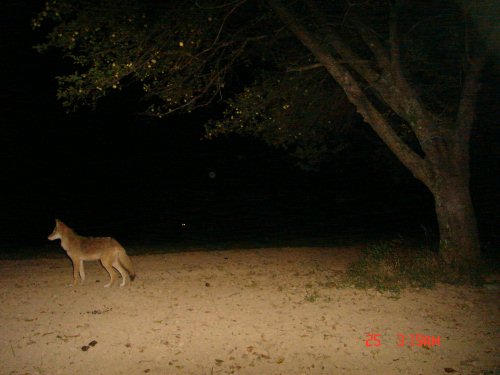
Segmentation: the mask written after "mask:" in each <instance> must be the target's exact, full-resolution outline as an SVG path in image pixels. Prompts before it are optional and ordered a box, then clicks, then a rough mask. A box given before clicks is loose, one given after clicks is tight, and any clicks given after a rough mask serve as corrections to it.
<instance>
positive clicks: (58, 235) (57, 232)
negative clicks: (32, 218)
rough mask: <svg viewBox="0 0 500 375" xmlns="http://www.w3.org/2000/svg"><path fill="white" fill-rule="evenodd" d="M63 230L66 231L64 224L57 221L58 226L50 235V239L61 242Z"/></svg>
mask: <svg viewBox="0 0 500 375" xmlns="http://www.w3.org/2000/svg"><path fill="white" fill-rule="evenodd" d="M63 230H64V223H63V222H62V221H60V220H58V219H56V226H55V228H54V230H53V231H52V233H51V234H50V235H49V237H48V239H49V240H51V241H54V240H60V239H61V238H62V234H63Z"/></svg>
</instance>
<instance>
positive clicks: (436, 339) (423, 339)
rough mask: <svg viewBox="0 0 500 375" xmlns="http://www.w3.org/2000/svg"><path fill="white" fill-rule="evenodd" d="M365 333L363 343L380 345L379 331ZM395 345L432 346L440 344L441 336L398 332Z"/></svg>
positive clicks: (370, 345)
mask: <svg viewBox="0 0 500 375" xmlns="http://www.w3.org/2000/svg"><path fill="white" fill-rule="evenodd" d="M366 335H367V336H366V339H365V345H366V346H367V347H377V346H381V345H382V335H381V334H380V333H367V334H366ZM397 345H398V346H410V347H413V346H419V347H422V346H425V347H427V348H432V347H435V346H441V336H430V335H423V334H421V333H417V334H409V335H404V334H402V333H398V335H397Z"/></svg>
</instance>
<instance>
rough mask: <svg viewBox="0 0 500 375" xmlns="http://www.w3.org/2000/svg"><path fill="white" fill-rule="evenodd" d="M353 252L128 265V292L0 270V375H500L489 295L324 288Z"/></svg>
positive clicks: (52, 264) (189, 256)
mask: <svg viewBox="0 0 500 375" xmlns="http://www.w3.org/2000/svg"><path fill="white" fill-rule="evenodd" d="M61 251H62V250H61ZM358 254H359V252H358V251H357V249H355V248H337V249H334V248H331V249H328V248H283V249H258V250H233V251H220V252H185V253H173V254H162V255H144V256H136V257H132V259H133V261H134V263H135V265H136V268H137V270H138V278H137V279H136V281H134V282H133V283H132V284H131V285H127V286H125V287H123V288H121V287H119V286H118V285H116V286H114V287H112V288H108V289H106V288H103V285H104V283H105V282H107V278H108V277H107V274H106V273H105V271H104V269H102V268H101V267H100V265H98V263H96V262H87V263H86V271H87V280H86V283H85V285H83V286H78V287H75V288H74V287H70V286H68V283H69V282H70V279H71V264H70V262H69V260H68V259H64V258H61V259H42V260H16V261H0V301H1V305H0V330H1V331H0V334H1V336H0V373H1V374H2V375H3V374H31V375H33V374H200V375H201V374H231V373H236V374H290V375H291V374H426V375H427V374H446V373H454V374H496V375H497V374H500V356H499V344H500V335H499V334H500V329H499V328H500V319H499V308H500V305H499V301H500V299H499V298H498V297H499V292H498V290H488V289H486V288H471V287H452V286H446V285H442V286H439V287H437V288H436V289H434V290H411V291H405V292H403V294H402V295H401V298H400V299H398V300H394V299H390V298H387V297H386V296H383V295H380V293H378V292H376V291H360V290H356V289H352V288H347V289H337V288H336V287H334V286H332V280H333V279H334V276H335V274H336V273H338V272H341V271H342V270H345V267H346V266H347V264H348V263H349V262H350V261H351V260H352V259H354V258H355V257H356V256H357V255H358ZM400 334H401V335H404V338H405V341H404V343H403V345H402V346H400V344H401V343H400V340H401V336H399V335H400ZM415 334H421V335H423V336H425V335H427V336H434V338H435V340H437V338H438V336H439V343H438V342H436V341H434V343H433V342H432V341H431V342H430V344H431V345H430V346H422V345H418V342H417V341H415V342H414V343H413V345H412V342H411V341H412V336H411V335H415ZM370 335H372V336H370ZM373 335H379V336H373ZM423 336H422V337H423ZM370 338H373V339H374V338H376V339H377V340H379V342H380V344H379V346H375V345H376V344H377V342H378V341H377V340H375V339H374V340H371V341H370V340H369V339H370ZM413 338H415V337H413ZM367 340H368V344H371V345H372V346H367ZM438 344H439V345H438Z"/></svg>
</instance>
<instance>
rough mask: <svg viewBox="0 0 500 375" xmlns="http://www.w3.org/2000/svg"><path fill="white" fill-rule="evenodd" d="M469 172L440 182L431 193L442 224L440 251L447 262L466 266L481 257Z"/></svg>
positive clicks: (440, 224) (440, 226)
mask: <svg viewBox="0 0 500 375" xmlns="http://www.w3.org/2000/svg"><path fill="white" fill-rule="evenodd" d="M464 175H465V172H463V171H462V172H461V173H460V175H459V176H455V177H454V178H447V179H442V180H441V179H440V183H439V184H436V185H437V186H435V187H434V188H432V189H431V192H432V194H433V196H434V201H435V208H436V215H437V221H438V225H439V251H440V253H441V256H442V257H443V259H444V260H445V261H446V262H447V263H459V264H464V263H468V262H471V261H474V260H475V259H477V258H478V257H479V254H480V247H479V236H478V230H477V223H476V216H475V213H474V207H473V205H472V199H471V195H470V191H469V183H468V179H467V178H466V176H464Z"/></svg>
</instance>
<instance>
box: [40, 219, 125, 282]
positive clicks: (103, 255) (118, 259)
mask: <svg viewBox="0 0 500 375" xmlns="http://www.w3.org/2000/svg"><path fill="white" fill-rule="evenodd" d="M48 238H49V240H51V241H53V240H57V239H60V240H61V246H62V248H63V249H64V250H66V252H67V253H68V256H69V257H70V259H71V261H72V262H73V285H76V283H77V280H78V274H80V278H81V283H82V284H83V282H84V280H85V270H84V267H83V261H85V260H100V261H101V264H102V265H103V267H104V268H105V269H106V271H108V273H109V277H110V280H109V283H107V284H106V285H104V286H105V287H106V288H107V287H109V286H110V285H111V284H113V282H114V281H115V279H116V272H115V271H114V270H113V268H116V269H117V270H118V272H119V273H120V275H121V276H122V282H121V284H120V286H124V285H125V279H126V278H127V273H128V274H129V276H130V280H131V281H133V280H134V278H135V271H134V266H133V264H132V261H131V260H130V258H129V256H128V255H127V253H126V252H125V249H124V248H123V247H122V246H121V245H120V244H119V243H118V241H116V240H115V239H114V238H111V237H83V236H80V235H78V234H77V233H75V231H73V229H71V228H70V227H68V226H67V225H66V224H64V223H63V222H62V221H60V220H58V219H56V227H55V228H54V231H53V232H52V233H51V234H50V235H49V237H48Z"/></svg>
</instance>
